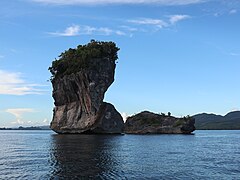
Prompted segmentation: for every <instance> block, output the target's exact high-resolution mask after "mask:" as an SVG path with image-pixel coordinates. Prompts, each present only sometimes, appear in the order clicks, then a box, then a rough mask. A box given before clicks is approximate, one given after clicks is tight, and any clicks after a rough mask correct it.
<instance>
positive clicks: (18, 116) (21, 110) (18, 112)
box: [5, 108, 36, 124]
mask: <svg viewBox="0 0 240 180" xmlns="http://www.w3.org/2000/svg"><path fill="white" fill-rule="evenodd" d="M5 112H7V113H10V114H12V115H14V116H15V117H16V120H15V121H14V122H11V123H12V124H24V121H23V120H22V118H23V117H22V116H23V114H25V113H33V112H36V111H35V110H34V109H31V108H15V109H6V111H5Z"/></svg>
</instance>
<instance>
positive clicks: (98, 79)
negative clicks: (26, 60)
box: [51, 57, 124, 133]
mask: <svg viewBox="0 0 240 180" xmlns="http://www.w3.org/2000/svg"><path fill="white" fill-rule="evenodd" d="M89 61H90V63H91V67H94V68H88V69H87V68H86V69H81V70H80V71H78V72H77V73H72V74H70V75H64V76H63V77H61V76H57V77H55V78H54V79H52V85H53V98H54V101H55V102H54V104H55V108H54V114H53V120H52V122H51V129H53V130H54V131H55V132H57V133H122V131H123V127H124V123H123V119H122V117H121V115H120V114H119V113H118V112H117V110H116V109H115V108H114V106H113V105H111V104H109V103H104V102H103V99H104V94H105V92H106V91H107V89H108V87H109V86H110V85H111V84H112V83H113V81H114V72H115V67H116V64H115V60H112V59H109V58H104V57H103V58H97V59H90V60H89Z"/></svg>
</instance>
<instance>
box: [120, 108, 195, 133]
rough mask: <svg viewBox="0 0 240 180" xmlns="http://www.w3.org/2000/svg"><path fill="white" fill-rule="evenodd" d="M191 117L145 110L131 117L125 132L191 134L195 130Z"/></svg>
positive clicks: (126, 124)
mask: <svg viewBox="0 0 240 180" xmlns="http://www.w3.org/2000/svg"><path fill="white" fill-rule="evenodd" d="M194 123H195V120H194V118H191V117H184V118H175V117H173V116H166V115H159V114H155V113H152V112H148V111H144V112H141V113H139V114H136V115H134V116H132V117H129V118H128V119H127V121H126V123H125V127H124V132H125V133H128V134H190V133H192V132H193V131H194V130H195V127H194Z"/></svg>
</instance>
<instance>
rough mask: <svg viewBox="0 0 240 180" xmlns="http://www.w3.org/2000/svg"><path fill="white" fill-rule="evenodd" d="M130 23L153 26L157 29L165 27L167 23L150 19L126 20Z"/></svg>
mask: <svg viewBox="0 0 240 180" xmlns="http://www.w3.org/2000/svg"><path fill="white" fill-rule="evenodd" d="M128 22H130V23H134V24H139V25H154V26H157V27H158V28H163V27H167V26H168V23H166V22H165V21H163V20H161V19H151V18H140V19H132V20H128Z"/></svg>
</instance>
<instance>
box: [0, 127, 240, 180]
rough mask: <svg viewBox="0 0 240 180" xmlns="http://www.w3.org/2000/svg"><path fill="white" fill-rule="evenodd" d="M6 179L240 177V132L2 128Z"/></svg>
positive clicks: (0, 161)
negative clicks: (85, 132) (81, 132)
mask: <svg viewBox="0 0 240 180" xmlns="http://www.w3.org/2000/svg"><path fill="white" fill-rule="evenodd" d="M0 179H3V180H5V179H27V180H28V179H29V180H33V179H34V180H35V179H67V180H68V179H166V180H168V179H176V180H178V179H184V180H188V179H194V180H195V179H211V180H214V179H217V180H219V179H226V180H231V179H236V180H238V179H240V131H238V130H236V131H232V130H231V131H223V130H221V131H218V130H214V131H212V130H208V131H207V130H197V131H195V132H194V134H192V135H59V134H56V133H54V132H53V131H50V130H49V131H48V130H45V131H44V130H40V131H39V130H33V131H30V130H26V131H24V130H16V131H15V130H9V131H8V130H2V131H0Z"/></svg>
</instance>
